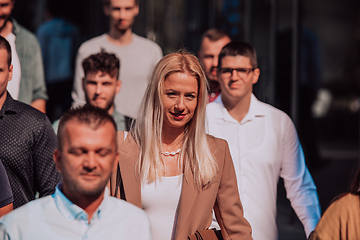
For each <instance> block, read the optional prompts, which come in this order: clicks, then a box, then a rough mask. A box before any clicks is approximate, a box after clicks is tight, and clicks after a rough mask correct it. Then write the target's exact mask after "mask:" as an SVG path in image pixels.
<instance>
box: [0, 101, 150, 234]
mask: <svg viewBox="0 0 360 240" xmlns="http://www.w3.org/2000/svg"><path fill="white" fill-rule="evenodd" d="M58 142H59V146H58V148H57V149H56V150H55V152H54V160H55V164H56V168H57V169H58V171H59V172H61V173H62V176H63V181H62V183H60V184H58V185H57V187H56V190H55V193H54V194H52V195H51V196H47V197H45V198H42V199H38V200H35V201H32V202H30V203H29V204H26V205H24V206H23V207H21V208H19V209H16V210H15V211H13V212H11V213H9V214H7V215H5V216H4V217H3V218H1V219H0V236H1V237H3V238H2V239H17V240H30V239H59V240H60V239H70V240H72V239H89V240H90V239H119V238H121V239H125V240H137V239H145V240H150V239H151V233H150V223H149V220H148V218H147V216H146V213H145V212H144V211H143V210H141V209H140V208H137V207H135V206H134V205H131V204H130V203H127V202H125V201H123V200H119V199H116V198H113V197H110V196H109V189H108V188H106V184H107V182H108V181H109V179H110V175H111V174H112V173H113V172H114V171H116V169H117V166H118V161H119V152H118V151H117V142H116V125H115V122H114V120H113V118H112V117H111V116H110V115H109V114H108V113H107V112H106V111H105V110H104V109H101V108H97V107H94V106H91V105H86V106H84V107H80V108H74V109H71V110H69V111H68V112H67V113H65V114H64V115H63V116H62V118H61V120H60V124H59V134H58Z"/></svg>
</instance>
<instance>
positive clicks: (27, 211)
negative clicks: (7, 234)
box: [0, 195, 54, 227]
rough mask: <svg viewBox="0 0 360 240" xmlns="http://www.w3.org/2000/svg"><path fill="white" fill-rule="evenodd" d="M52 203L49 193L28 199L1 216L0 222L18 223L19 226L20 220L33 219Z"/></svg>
mask: <svg viewBox="0 0 360 240" xmlns="http://www.w3.org/2000/svg"><path fill="white" fill-rule="evenodd" d="M53 204H54V200H53V197H52V196H51V195H49V196H45V197H42V198H39V199H36V200H33V201H30V202H28V203H27V204H25V205H23V206H21V207H19V208H17V209H14V210H13V211H11V212H10V213H8V214H6V215H5V216H3V217H2V218H1V219H0V223H1V224H3V225H5V226H12V225H19V226H20V227H21V223H23V222H22V221H28V220H29V219H32V220H35V218H37V217H40V216H42V214H41V213H42V212H43V211H45V209H47V208H48V207H49V205H53Z"/></svg>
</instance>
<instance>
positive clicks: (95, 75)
mask: <svg viewBox="0 0 360 240" xmlns="http://www.w3.org/2000/svg"><path fill="white" fill-rule="evenodd" d="M85 78H86V79H87V80H92V81H104V80H108V81H117V78H116V74H114V76H113V77H111V76H110V74H109V73H107V72H102V71H97V72H88V73H86V75H85Z"/></svg>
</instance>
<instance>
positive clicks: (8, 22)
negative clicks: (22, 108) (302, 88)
mask: <svg viewBox="0 0 360 240" xmlns="http://www.w3.org/2000/svg"><path fill="white" fill-rule="evenodd" d="M14 4H15V0H0V35H1V36H2V37H4V38H6V40H8V42H9V43H10V46H11V50H12V65H13V68H14V70H13V78H12V81H11V82H9V84H8V91H9V93H10V94H11V96H12V97H13V98H14V99H15V100H19V101H21V102H24V103H26V104H30V105H31V106H32V107H34V108H36V109H38V110H40V111H42V112H45V111H46V100H47V98H48V96H47V94H46V87H45V80H44V68H43V62H42V56H41V49H40V45H39V42H38V40H37V39H36V37H35V35H34V34H32V33H31V32H30V31H28V30H26V29H25V28H24V27H22V26H21V25H19V24H18V23H17V22H16V21H15V19H14V18H12V17H11V13H12V11H13V9H14Z"/></svg>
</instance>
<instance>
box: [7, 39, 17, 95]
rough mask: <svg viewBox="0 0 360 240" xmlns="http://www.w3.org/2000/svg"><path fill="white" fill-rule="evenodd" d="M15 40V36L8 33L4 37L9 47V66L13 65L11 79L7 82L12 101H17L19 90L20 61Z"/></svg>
mask: <svg viewBox="0 0 360 240" xmlns="http://www.w3.org/2000/svg"><path fill="white" fill-rule="evenodd" d="M15 39H16V36H15V35H14V34H13V33H9V34H8V35H7V36H6V40H7V41H8V42H9V44H10V47H11V64H12V65H13V74H12V79H11V81H10V82H8V85H7V90H8V91H9V93H10V95H11V97H12V98H13V99H15V100H18V98H19V90H20V79H21V68H20V60H19V57H18V54H17V51H16V47H15Z"/></svg>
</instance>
